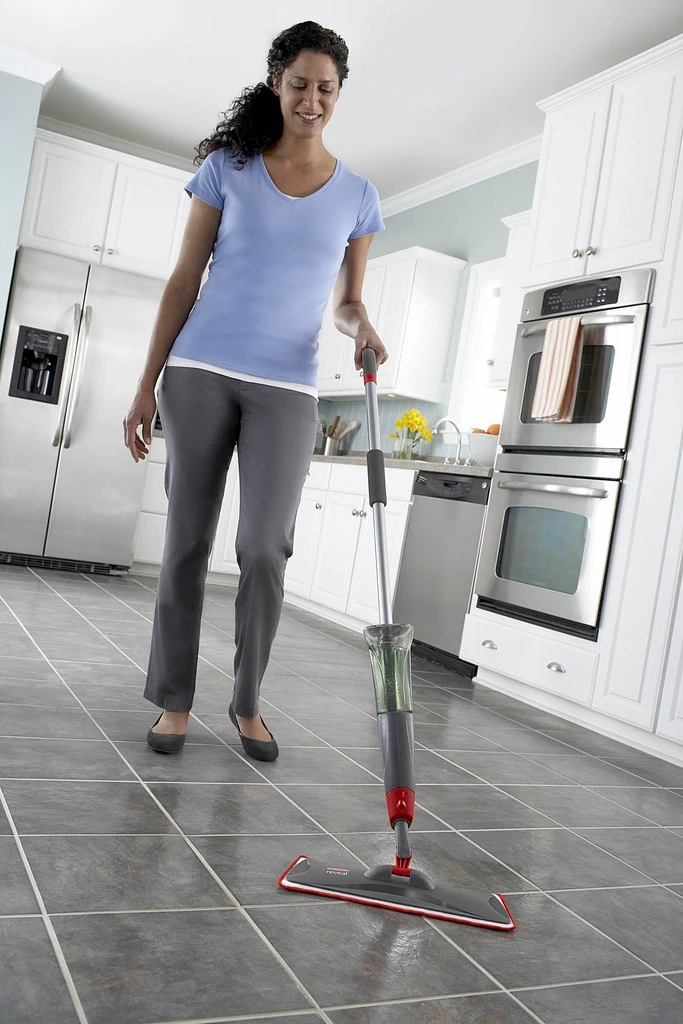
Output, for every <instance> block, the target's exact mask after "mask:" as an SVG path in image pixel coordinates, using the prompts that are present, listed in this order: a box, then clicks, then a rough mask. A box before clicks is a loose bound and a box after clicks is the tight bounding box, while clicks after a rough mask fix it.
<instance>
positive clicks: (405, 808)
mask: <svg viewBox="0 0 683 1024" xmlns="http://www.w3.org/2000/svg"><path fill="white" fill-rule="evenodd" d="M387 811H388V813H389V823H390V825H391V827H392V828H393V827H394V825H395V824H396V822H397V821H399V820H401V821H406V822H407V823H408V825H412V823H413V817H414V815H415V794H414V793H413V791H412V789H406V788H404V787H403V786H398V787H397V788H396V789H392V790H391V792H389V793H387Z"/></svg>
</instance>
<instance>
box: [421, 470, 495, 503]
mask: <svg viewBox="0 0 683 1024" xmlns="http://www.w3.org/2000/svg"><path fill="white" fill-rule="evenodd" d="M490 487H491V481H490V480H489V479H488V478H487V477H481V476H465V475H464V474H462V473H459V474H458V473H430V472H426V473H425V472H420V473H418V474H417V477H416V479H415V483H414V485H413V497H414V498H441V499H442V500H444V501H466V502H470V503H471V504H474V505H485V504H486V502H487V500H488V496H489V490H490Z"/></svg>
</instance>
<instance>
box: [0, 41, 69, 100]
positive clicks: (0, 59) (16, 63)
mask: <svg viewBox="0 0 683 1024" xmlns="http://www.w3.org/2000/svg"><path fill="white" fill-rule="evenodd" d="M61 70H62V69H61V67H60V66H59V64H52V63H51V62H50V61H47V60H43V59H42V57H34V56H33V55H32V54H30V53H22V52H21V50H12V49H10V47H9V46H0V71H4V72H5V74H7V75H14V77H15V78H26V79H28V81H29V82H36V83H37V84H38V85H42V87H43V90H44V91H47V89H48V88H49V87H50V85H51V84H52V81H53V79H54V78H55V76H56V75H58V74H59V72H60V71H61Z"/></svg>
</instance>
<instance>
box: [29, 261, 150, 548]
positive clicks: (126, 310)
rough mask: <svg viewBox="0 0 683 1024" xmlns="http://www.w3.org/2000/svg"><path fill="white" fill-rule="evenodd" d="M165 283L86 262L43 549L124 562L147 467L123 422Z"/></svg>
mask: <svg viewBox="0 0 683 1024" xmlns="http://www.w3.org/2000/svg"><path fill="white" fill-rule="evenodd" d="M163 287H164V282H163V281H157V280H156V279H153V278H149V277H141V276H138V275H136V274H129V273H125V272H123V271H120V270H113V269H112V268H110V267H100V266H96V267H92V269H91V272H90V279H89V282H88V290H87V293H86V298H85V310H84V314H83V324H82V328H81V341H80V344H79V350H78V359H77V361H76V367H75V369H74V379H73V385H72V388H71V393H70V395H69V403H68V406H67V410H66V421H65V424H64V440H63V443H62V450H61V453H60V456H59V463H58V467H57V480H56V486H55V493H54V498H53V501H52V511H51V515H50V523H49V528H48V535H47V545H46V548H45V554H46V555H49V556H51V557H54V558H73V559H78V560H82V561H94V562H103V563H105V564H111V565H121V566H129V565H130V564H131V563H132V561H133V543H134V540H135V530H136V527H137V521H138V516H139V514H140V507H141V504H142V491H143V487H144V482H145V472H144V471H145V464H144V463H138V464H137V465H136V464H135V463H134V462H133V460H132V458H131V456H130V452H129V451H128V449H127V448H125V447H124V444H123V426H122V421H123V417H124V414H125V412H126V409H127V408H128V406H129V404H130V402H131V399H132V397H133V394H134V392H135V386H136V382H137V379H138V377H139V376H140V372H141V370H142V366H143V363H144V359H145V353H146V351H147V345H148V343H149V338H150V334H151V331H152V327H153V324H154V319H155V316H156V312H157V308H158V305H159V300H160V298H161V293H162V291H163Z"/></svg>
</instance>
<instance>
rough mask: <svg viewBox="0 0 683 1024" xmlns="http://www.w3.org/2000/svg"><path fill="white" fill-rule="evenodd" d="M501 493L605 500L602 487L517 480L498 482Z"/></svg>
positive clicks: (605, 492) (607, 492) (607, 494)
mask: <svg viewBox="0 0 683 1024" xmlns="http://www.w3.org/2000/svg"><path fill="white" fill-rule="evenodd" d="M498 486H499V487H500V489H501V491H542V492H543V493H544V494H572V495H574V496H575V497H577V498H607V497H608V496H609V491H606V490H604V489H603V488H602V487H569V486H567V485H566V484H523V483H522V482H521V481H519V480H499V481H498Z"/></svg>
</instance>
